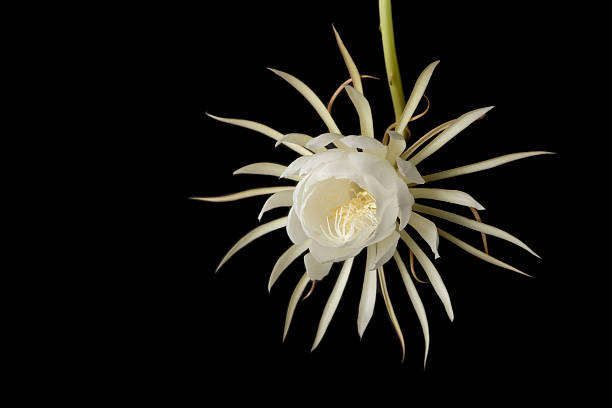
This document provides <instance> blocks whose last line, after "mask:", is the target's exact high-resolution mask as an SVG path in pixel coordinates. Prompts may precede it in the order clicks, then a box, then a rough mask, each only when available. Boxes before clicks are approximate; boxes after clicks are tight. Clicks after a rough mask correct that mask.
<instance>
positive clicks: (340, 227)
mask: <svg viewBox="0 0 612 408" xmlns="http://www.w3.org/2000/svg"><path fill="white" fill-rule="evenodd" d="M351 192H352V193H353V195H354V197H353V198H351V199H350V200H348V201H346V202H345V203H344V204H342V205H341V206H338V207H336V208H334V209H332V210H331V211H330V213H331V214H330V215H328V216H327V217H326V218H325V223H324V224H322V225H321V231H322V232H323V235H325V237H326V238H328V239H329V240H331V241H342V242H348V241H350V240H351V239H352V238H353V237H354V236H355V235H356V234H358V233H359V232H360V231H361V230H363V229H364V228H368V227H373V228H375V227H376V225H377V224H378V221H377V220H376V198H375V197H374V196H373V195H372V194H370V193H369V192H367V191H365V190H362V191H359V192H357V191H356V190H355V189H351Z"/></svg>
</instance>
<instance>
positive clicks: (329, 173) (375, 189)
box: [282, 136, 414, 279]
mask: <svg viewBox="0 0 612 408" xmlns="http://www.w3.org/2000/svg"><path fill="white" fill-rule="evenodd" d="M348 138H349V137H346V138H344V139H348ZM351 138H352V141H354V142H352V143H351V145H352V146H354V147H360V148H362V149H364V150H368V149H367V147H368V145H370V146H369V147H370V148H371V150H374V151H377V152H379V153H382V154H384V153H385V152H386V147H385V146H384V145H383V144H382V143H380V142H378V141H376V140H374V139H371V138H368V137H365V136H351ZM316 141H317V138H315V139H313V140H312V141H311V142H309V144H310V145H311V146H312V145H314V144H315V143H316ZM344 141H345V142H346V140H344ZM371 142H375V144H374V146H372V143H371ZM307 146H308V145H307ZM383 157H384V156H383ZM383 157H381V156H380V155H375V154H370V153H367V152H365V151H364V152H358V151H351V150H349V149H333V150H328V151H323V152H320V153H317V154H315V155H313V156H305V157H302V158H300V159H298V160H296V161H294V162H293V163H292V164H291V165H289V167H288V168H287V170H285V171H284V173H283V175H282V176H283V177H287V176H299V177H301V179H300V181H299V183H298V185H297V186H296V188H295V190H294V192H293V206H292V207H291V211H290V212H289V220H288V222H287V232H288V234H289V237H290V238H291V241H293V243H294V244H296V245H300V244H302V243H303V242H304V241H307V240H309V245H308V248H309V250H310V253H311V254H312V256H313V258H314V259H313V260H312V262H313V263H314V262H317V263H326V262H338V261H342V260H345V259H348V258H352V257H354V256H356V255H357V254H359V253H360V252H361V250H362V249H364V248H366V247H367V246H369V245H373V244H377V243H380V242H381V241H388V244H387V245H385V246H384V247H385V249H386V251H385V252H384V253H380V254H377V257H376V259H375V260H373V261H374V262H373V263H372V264H371V265H369V269H376V268H377V267H378V266H380V265H382V264H384V263H385V262H386V261H388V260H389V259H390V258H391V256H392V255H393V252H394V250H395V247H396V245H397V241H398V240H399V233H398V228H397V225H396V220H397V218H398V217H399V221H400V224H399V228H400V229H403V228H404V227H405V226H406V224H407V223H408V220H409V218H410V213H411V212H412V205H413V204H414V199H413V198H412V194H410V191H409V190H408V187H407V186H406V182H405V181H403V180H402V179H401V178H400V177H399V175H398V174H397V172H396V170H395V169H394V167H393V166H391V164H390V163H389V162H388V161H387V160H386V159H384V158H383ZM397 160H402V159H399V158H398V159H397ZM402 161H403V160H402ZM307 266H308V264H307ZM316 267H317V270H320V269H321V267H319V266H318V265H317V266H316ZM307 272H308V274H309V275H310V276H311V278H312V279H321V277H322V276H318V277H313V276H312V271H310V270H307Z"/></svg>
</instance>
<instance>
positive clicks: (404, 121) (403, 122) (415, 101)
mask: <svg viewBox="0 0 612 408" xmlns="http://www.w3.org/2000/svg"><path fill="white" fill-rule="evenodd" d="M439 62H440V61H435V62H432V63H431V64H429V65H428V66H427V67H426V68H425V69H424V70H423V72H421V75H419V77H418V78H417V80H416V83H415V84H414V88H412V93H411V94H410V97H409V98H408V102H406V106H405V107H404V111H403V112H402V117H401V119H400V120H399V123H398V125H397V127H396V130H397V131H398V132H399V133H404V129H406V126H407V125H408V122H410V119H411V118H412V115H413V114H414V111H415V110H416V108H417V106H418V105H419V102H420V101H421V98H422V97H423V94H424V93H425V88H427V84H428V83H429V80H430V79H431V74H433V71H434V69H435V68H436V66H437V65H438V63H439Z"/></svg>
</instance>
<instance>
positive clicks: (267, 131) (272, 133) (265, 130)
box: [207, 113, 312, 156]
mask: <svg viewBox="0 0 612 408" xmlns="http://www.w3.org/2000/svg"><path fill="white" fill-rule="evenodd" d="M207 115H208V116H210V117H211V118H213V119H216V120H218V121H220V122H225V123H229V124H232V125H235V126H240V127H243V128H247V129H251V130H254V131H256V132H259V133H262V134H264V135H266V136H269V137H271V138H272V139H274V140H280V139H281V138H282V137H283V134H282V133H280V132H278V131H276V130H274V129H272V128H271V127H268V126H266V125H262V124H261V123H257V122H253V121H251V120H244V119H230V118H221V117H219V116H214V115H211V114H210V113H207ZM283 144H284V145H286V146H287V147H288V148H290V149H291V150H293V151H295V152H297V153H299V154H301V155H302V156H310V155H312V152H311V151H309V150H306V149H305V148H303V147H302V146H298V145H296V144H293V143H283Z"/></svg>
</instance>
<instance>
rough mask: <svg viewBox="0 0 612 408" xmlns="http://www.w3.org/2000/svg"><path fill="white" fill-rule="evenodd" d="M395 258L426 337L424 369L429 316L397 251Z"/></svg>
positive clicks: (427, 349)
mask: <svg viewBox="0 0 612 408" xmlns="http://www.w3.org/2000/svg"><path fill="white" fill-rule="evenodd" d="M393 257H394V258H395V262H396V263H397V267H398V268H399V270H400V274H401V276H402V280H403V281H404V285H405V286H406V291H408V296H409V297H410V301H411V302H412V306H413V307H414V311H415V312H416V314H417V316H418V318H419V322H420V323H421V328H422V329H423V337H425V359H424V362H423V367H425V364H426V363H427V353H428V352H429V324H428V323H427V314H426V313H425V307H424V306H423V302H422V301H421V297H420V296H419V293H418V292H417V290H416V287H415V286H414V283H413V282H412V278H411V277H410V274H409V273H408V269H407V268H406V264H404V261H402V258H401V257H400V255H399V252H397V251H395V254H394V255H393Z"/></svg>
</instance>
